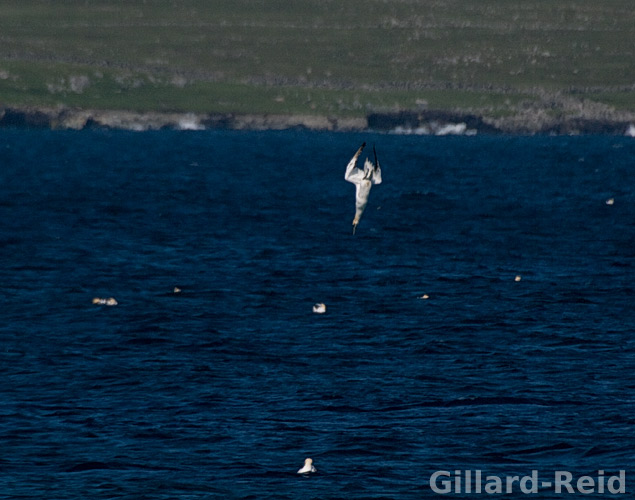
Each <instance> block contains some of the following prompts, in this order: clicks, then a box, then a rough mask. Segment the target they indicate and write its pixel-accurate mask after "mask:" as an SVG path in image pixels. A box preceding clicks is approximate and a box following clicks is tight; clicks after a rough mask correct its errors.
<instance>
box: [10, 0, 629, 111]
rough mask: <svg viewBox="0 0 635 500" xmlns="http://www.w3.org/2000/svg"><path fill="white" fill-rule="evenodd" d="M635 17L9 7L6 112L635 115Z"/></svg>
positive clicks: (453, 9)
mask: <svg viewBox="0 0 635 500" xmlns="http://www.w3.org/2000/svg"><path fill="white" fill-rule="evenodd" d="M634 12H635V9H633V3H632V0H601V1H598V0H563V1H552V0H478V1H468V0H344V1H342V0H302V1H297V0H178V1H176V0H139V1H121V0H100V1H94V2H93V1H85V0H3V2H2V7H1V8H0V105H5V106H7V105H11V106H57V105H63V106H69V107H82V108H90V109H125V110H136V111H148V110H155V111H188V112H189V111H192V112H239V113H240V112H250V113H290V114H316V115H332V116H363V115H366V114H368V113H370V112H374V111H385V110H399V109H417V108H423V107H429V108H436V109H462V110H468V111H472V112H476V113H485V114H487V115H489V116H506V115H510V114H513V113H516V112H517V111H518V110H519V109H526V108H528V107H532V106H538V107H543V108H545V107H546V108H549V107H550V106H551V107H554V104H553V103H554V102H560V103H562V102H569V101H567V100H568V99H573V101H574V102H582V100H586V102H596V103H600V104H605V105H608V107H605V106H600V108H599V109H610V107H614V108H616V109H617V110H625V111H631V112H632V111H635V87H634V85H635V43H634V40H635V14H634ZM554 96H556V98H554ZM554 99H555V101H554ZM563 99H564V101H563ZM550 103H551V104H550ZM559 106H560V105H556V106H555V107H559ZM565 108H566V106H565ZM559 109H560V111H559V112H562V109H561V107H559ZM547 111H548V110H547ZM565 112H566V109H565Z"/></svg>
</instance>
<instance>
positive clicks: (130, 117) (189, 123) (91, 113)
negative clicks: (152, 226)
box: [0, 107, 635, 136]
mask: <svg viewBox="0 0 635 500" xmlns="http://www.w3.org/2000/svg"><path fill="white" fill-rule="evenodd" d="M552 109H553V108H552ZM0 128H39V129H51V130H84V129H111V130H133V131H146V130H163V129H172V130H209V129H227V130H287V129H307V130H319V131H333V132H364V131H375V132H391V133H401V134H418V135H450V134H455V135H476V134H510V135H515V134H516V135H535V134H551V135H578V134H606V135H628V136H635V113H631V112H615V111H613V110H607V109H603V108H602V109H588V107H587V108H586V109H585V108H582V109H580V110H579V112H577V113H571V112H569V113H562V112H556V113H554V112H553V111H551V112H550V110H549V109H544V108H535V107H533V108H527V109H523V110H518V112H517V113H515V114H513V115H508V116H502V117H501V116H498V117H497V116H488V115H487V114H478V113H475V112H466V111H443V110H428V109H422V110H417V111H398V112H376V113H370V114H368V115H367V116H366V117H361V118H342V117H326V116H312V115H276V114H234V113H209V114H195V113H161V112H146V113H141V112H138V113H137V112H131V111H114V110H85V109H71V108H65V107H59V108H44V107H37V108H35V107H28V108H18V107H4V108H0Z"/></svg>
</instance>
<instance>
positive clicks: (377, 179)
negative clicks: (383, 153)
mask: <svg viewBox="0 0 635 500" xmlns="http://www.w3.org/2000/svg"><path fill="white" fill-rule="evenodd" d="M373 155H374V156H375V168H374V170H373V179H372V180H373V184H381V167H380V166H379V160H378V159H377V151H375V145H374V144H373Z"/></svg>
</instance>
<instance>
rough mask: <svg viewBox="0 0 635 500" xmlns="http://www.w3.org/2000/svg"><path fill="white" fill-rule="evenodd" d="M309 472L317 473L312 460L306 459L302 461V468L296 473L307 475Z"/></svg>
mask: <svg viewBox="0 0 635 500" xmlns="http://www.w3.org/2000/svg"><path fill="white" fill-rule="evenodd" d="M309 472H317V469H316V468H315V467H313V460H312V459H310V458H307V459H306V460H305V461H304V466H303V467H302V468H301V469H300V470H299V471H298V474H308V473H309Z"/></svg>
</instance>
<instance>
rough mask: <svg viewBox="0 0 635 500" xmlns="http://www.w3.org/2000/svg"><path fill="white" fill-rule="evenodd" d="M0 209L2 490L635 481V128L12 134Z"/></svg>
mask: <svg viewBox="0 0 635 500" xmlns="http://www.w3.org/2000/svg"><path fill="white" fill-rule="evenodd" d="M363 141H366V142H367V143H368V147H367V150H366V151H365V152H364V155H363V156H362V159H363V158H364V156H366V153H369V154H370V155H371V156H372V148H371V146H372V144H375V145H376V147H377V153H378V156H379V160H380V162H381V165H382V174H383V183H382V184H381V185H378V186H375V187H374V188H373V190H372V192H371V195H370V201H369V204H368V208H367V209H366V212H365V213H364V216H363V218H362V220H361V222H360V225H359V227H358V228H357V234H356V235H354V236H353V235H352V234H351V221H352V218H353V215H354V192H355V190H354V186H353V185H352V184H349V183H347V182H345V181H344V169H345V167H346V164H347V162H348V160H349V159H350V157H351V156H352V155H353V153H354V152H355V151H356V149H357V148H358V146H359V145H360V144H361V143H362V142H363ZM0 228H1V230H0V241H1V244H0V286H1V294H2V300H1V303H0V308H1V309H0V320H1V322H0V370H1V371H0V374H1V377H0V492H1V495H2V498H3V499H7V500H9V499H38V500H39V499H46V500H57V499H59V500H86V499H135V500H137V499H152V500H163V499H165V500H168V499H258V500H260V499H337V498H346V499H380V498H381V499H432V498H483V497H490V498H491V497H501V498H513V499H520V498H527V497H528V496H529V497H534V498H536V497H537V498H566V497H581V496H585V497H587V498H588V497H589V496H591V497H596V496H597V497H598V498H607V497H621V498H624V497H628V495H629V494H632V493H633V491H635V432H634V429H635V376H634V374H635V140H633V139H632V138H626V137H624V138H622V137H609V136H597V137H595V136H583V137H505V136H489V137H487V136H475V137H456V136H454V137H428V136H399V135H389V134H382V135H379V134H377V135H374V134H342V133H340V134H330V133H315V132H306V131H286V132H236V131H202V132H178V131H160V132H144V133H135V132H112V131H82V132H51V131H37V130H35V131H33V130H31V131H29V130H3V131H1V132H0ZM175 287H176V288H177V290H175ZM179 290H180V291H179ZM97 297H99V298H110V297H113V298H114V299H115V300H116V301H117V305H116V306H107V305H100V304H93V299H94V298H97ZM424 297H427V298H424ZM317 302H322V303H324V304H326V308H327V310H326V313H325V314H314V313H313V312H312V307H313V305H314V304H315V303H317ZM307 457H311V458H312V459H313V461H314V465H315V467H316V468H317V472H316V473H314V474H310V475H301V474H297V473H296V471H297V470H298V469H299V468H300V467H301V466H302V464H303V462H304V459H305V458H307ZM443 471H445V472H447V474H445V475H444V474H443ZM457 471H458V472H457ZM466 471H467V472H469V474H470V478H472V479H474V478H475V477H476V471H481V473H482V477H483V478H485V477H486V476H496V477H499V478H501V480H502V481H506V479H505V478H507V477H508V476H512V477H513V476H518V477H520V478H522V477H525V476H530V475H531V474H532V471H537V472H536V473H535V474H538V477H539V481H540V484H539V485H537V486H539V487H538V492H537V493H532V494H530V495H527V494H525V493H523V492H522V491H520V488H519V482H516V483H514V484H513V485H512V486H513V489H512V490H511V491H510V492H509V493H507V492H506V491H503V492H500V494H496V493H497V492H493V493H488V494H486V493H484V492H483V491H482V492H481V493H475V489H476V486H475V484H473V485H472V486H471V493H465V489H466V482H467V479H466V478H467V473H466ZM556 471H566V472H569V473H570V474H571V476H572V478H573V480H572V482H571V483H570V485H571V487H572V488H575V491H574V492H573V493H570V492H569V491H568V490H567V489H566V488H565V489H564V491H563V492H561V493H560V494H558V493H556V491H555V485H553V486H550V485H549V484H548V483H549V482H553V481H554V474H555V472H556ZM620 471H624V482H625V490H626V492H627V493H626V494H619V493H611V494H607V491H605V493H604V494H600V493H598V494H597V495H594V494H592V495H583V494H582V493H580V491H579V487H578V484H577V482H576V481H577V480H578V478H580V477H584V476H589V477H590V478H591V480H593V481H595V483H594V484H595V488H596V489H595V490H592V491H595V492H598V491H599V488H600V484H602V485H603V486H604V487H606V488H608V486H609V478H611V477H613V478H614V476H616V475H619V473H620ZM435 472H439V474H437V476H435V477H436V479H435V480H434V481H433V480H432V479H431V478H432V476H433V474H434V473H435ZM564 477H566V476H564ZM617 477H618V479H619V476H617ZM448 478H449V479H448ZM457 478H458V479H457ZM444 479H445V480H446V481H445V482H442V480H444ZM584 481H586V480H584ZM490 482H491V483H492V484H494V485H495V483H496V481H495V480H493V479H491V480H490ZM448 483H449V484H450V486H451V489H452V491H449V492H448V493H446V494H443V493H439V492H437V491H435V490H434V489H433V487H432V486H433V485H435V487H436V488H437V489H441V488H445V487H446V486H447V485H448ZM457 483H460V486H461V487H460V488H458V489H457ZM525 484H527V483H525ZM529 484H533V483H529ZM584 484H587V485H588V484H589V483H588V482H587V483H584ZM584 484H583V485H582V487H583V489H584ZM484 485H485V481H484V480H483V488H484ZM612 485H613V486H614V487H615V488H617V486H619V485H620V483H619V481H617V480H615V479H614V480H613V482H612ZM490 487H492V486H491V485H490ZM587 488H588V486H587Z"/></svg>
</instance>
